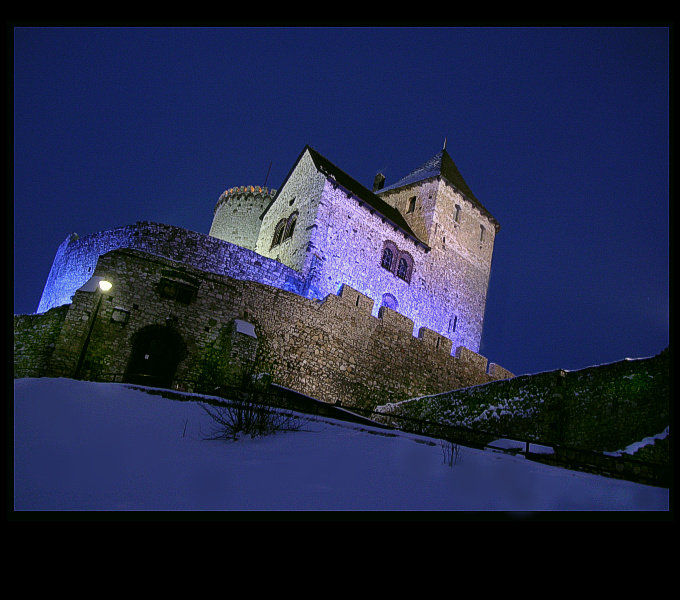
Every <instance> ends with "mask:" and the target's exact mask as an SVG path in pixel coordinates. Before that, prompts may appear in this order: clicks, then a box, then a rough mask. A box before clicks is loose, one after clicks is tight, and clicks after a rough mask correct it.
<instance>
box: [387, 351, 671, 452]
mask: <svg viewBox="0 0 680 600" xmlns="http://www.w3.org/2000/svg"><path fill="white" fill-rule="evenodd" d="M669 370H670V362H669V351H668V349H666V350H664V351H663V352H661V353H660V354H659V355H657V356H655V357H651V358H645V359H636V360H628V359H626V360H621V361H618V362H615V363H611V364H606V365H599V366H594V367H590V368H587V369H581V370H578V371H564V370H557V371H550V372H546V373H538V374H534V375H522V376H518V377H515V378H513V379H507V380H503V381H497V382H492V383H488V384H486V385H479V386H475V387H470V388H467V389H459V390H456V391H452V392H448V393H445V394H439V395H436V396H427V397H421V398H413V399H410V400H407V401H405V402H401V403H397V404H391V405H385V406H380V407H378V408H377V409H376V410H377V411H378V412H380V413H382V414H384V415H386V416H387V415H391V414H394V415H403V416H408V417H409V418H412V419H419V420H423V421H431V422H437V423H442V424H446V425H451V426H460V427H468V428H473V429H476V430H480V431H484V432H488V433H490V434H491V435H494V436H497V437H509V438H515V439H521V440H536V441H542V442H544V443H548V444H555V445H565V446H572V447H576V448H583V449H588V450H597V451H609V452H615V451H618V450H622V449H623V448H625V447H626V446H628V445H629V444H631V443H633V442H636V441H639V440H642V439H644V438H645V437H649V436H653V435H657V434H659V433H661V432H662V431H664V429H665V428H666V427H667V426H668V425H669V421H670V373H669Z"/></svg>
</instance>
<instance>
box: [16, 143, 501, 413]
mask: <svg viewBox="0 0 680 600" xmlns="http://www.w3.org/2000/svg"><path fill="white" fill-rule="evenodd" d="M376 181H378V182H380V181H381V178H380V177H378V178H377V179H376ZM497 232H498V224H497V222H496V221H495V219H494V218H493V217H492V216H491V215H490V214H489V213H488V211H486V209H485V208H484V207H483V206H482V205H481V204H480V203H479V201H478V200H477V199H476V198H475V197H474V195H473V194H472V192H471V191H470V190H469V188H468V187H467V185H466V184H465V182H464V180H463V179H462V177H461V176H460V173H459V172H458V170H457V168H456V167H455V165H454V164H453V161H452V160H451V158H450V156H449V155H448V153H447V152H446V150H442V151H441V152H439V153H438V154H437V155H435V156H434V157H433V158H432V159H431V160H430V161H428V162H426V163H425V164H424V165H423V166H422V167H420V168H418V169H416V170H415V171H414V172H412V173H410V174H408V175H407V176H406V177H405V178H403V179H402V180H400V181H397V182H395V183H393V184H391V185H389V186H387V187H383V186H382V185H381V183H378V184H377V185H376V186H375V188H374V189H373V190H372V191H370V190H368V189H367V188H366V187H364V186H362V185H361V184H359V183H358V182H356V181H355V180H354V179H352V178H351V177H350V176H348V175H347V174H346V173H344V172H343V171H341V170H340V169H339V168H337V167H336V166H335V165H333V164H332V163H331V162H330V161H328V160H327V159H326V158H324V157H323V156H321V155H320V154H319V153H318V152H316V151H315V150H313V149H312V148H310V147H308V146H307V147H305V148H304V150H303V151H302V153H301V154H300V155H299V157H298V159H297V160H296V161H295V163H294V165H293V167H292V168H291V170H290V173H289V175H288V176H287V178H286V179H285V181H284V182H283V184H282V185H281V187H280V188H279V190H278V192H277V191H275V190H268V189H267V188H262V187H257V186H245V187H238V188H231V189H229V190H227V191H225V192H224V193H223V194H222V195H221V196H220V198H219V200H218V202H217V205H216V206H215V210H214V217H213V223H212V226H211V229H210V234H209V235H206V234H201V233H197V232H192V231H188V230H185V229H182V228H178V227H173V226H169V225H163V224H159V223H150V222H139V223H135V224H134V225H130V226H126V227H121V228H118V229H114V230H109V231H102V232H99V233H96V234H93V235H89V236H84V237H79V236H77V235H76V234H72V235H70V236H69V237H68V238H67V239H66V240H65V241H64V243H63V244H62V245H61V246H60V248H59V249H58V251H57V254H56V256H55V260H54V264H53V266H52V270H51V272H50V274H49V277H48V280H47V282H46V284H45V289H44V292H43V295H42V298H41V301H40V305H39V308H38V313H41V314H38V315H27V316H23V317H20V318H19V321H17V318H15V322H16V323H19V325H20V326H19V325H16V326H15V349H16V348H17V347H19V348H20V351H19V352H18V354H17V355H16V356H15V373H18V374H19V375H20V376H25V375H26V374H28V375H30V374H49V375H53V376H55V375H56V376H59V375H64V376H74V372H75V371H78V369H77V368H76V366H75V365H76V362H77V359H78V360H80V361H81V362H82V364H83V369H82V373H78V375H79V376H82V377H85V378H91V379H97V380H110V381H133V380H137V381H139V378H140V377H141V374H143V373H142V371H144V368H145V367H144V364H145V363H144V360H150V359H149V356H156V350H153V351H152V350H150V348H152V347H153V348H158V349H160V350H159V352H160V354H158V356H160V357H161V358H162V361H161V362H163V361H164V362H165V363H167V364H172V368H171V369H170V371H171V373H170V371H168V372H167V373H165V374H164V375H163V377H161V380H162V381H161V383H160V385H162V386H167V387H178V388H183V389H192V390H200V391H206V390H209V389H212V387H214V386H216V385H228V384H231V383H233V382H234V381H235V380H236V379H237V376H238V374H239V373H240V372H242V371H243V369H244V368H246V366H245V363H246V362H248V361H250V362H251V363H253V364H255V365H256V368H257V369H259V370H262V369H264V370H266V371H267V372H269V373H270V374H272V376H273V377H274V381H275V382H276V383H278V384H279V385H282V386H286V387H289V388H291V389H294V390H296V391H299V392H302V393H304V394H308V395H310V396H313V397H316V398H319V399H321V400H324V401H327V402H343V403H345V404H355V405H362V406H374V405H376V404H383V403H385V402H386V401H394V400H398V399H404V398H408V397H412V396H414V395H418V394H423V393H437V392H440V391H446V390H450V389H455V388H458V387H464V386H467V385H474V384H477V383H483V382H486V381H490V380H493V379H499V378H507V377H511V376H512V374H511V373H509V372H507V371H505V370H504V369H502V368H501V367H498V366H497V365H490V366H489V367H488V368H487V359H486V358H484V357H482V356H480V355H479V354H477V352H478V350H479V345H480V341H481V335H482V326H483V317H484V308H485V304H486V293H487V287H488V281H489V275H490V269H491V257H492V254H493V244H494V239H495V235H496V233H497ZM95 275H96V276H98V277H105V278H108V279H111V280H112V282H113V289H112V291H111V292H110V293H109V294H107V295H106V299H105V301H102V302H100V306H101V308H100V309H99V308H96V307H95V305H94V297H95V296H96V295H97V294H98V293H99V292H95V293H94V294H93V292H92V291H91V290H90V289H89V288H84V287H83V286H84V285H85V284H86V283H87V282H88V281H89V280H90V279H91V278H92V277H93V276H95ZM65 305H68V309H67V311H66V313H64V309H63V308H59V309H57V307H63V306H65ZM55 310H58V311H59V312H58V317H59V318H55V317H54V316H53V315H54V314H55V312H54V311H55ZM48 311H49V312H48ZM42 313H45V314H44V319H43V318H42V316H41V315H42ZM41 319H42V321H45V323H48V322H49V326H48V325H42V324H41V323H42V321H41ZM239 324H241V325H239ZM17 327H18V329H17ZM59 327H61V330H60V332H59V333H57V332H56V331H57V329H58V328H59ZM249 328H250V329H249ZM86 330H87V331H86ZM41 331H49V336H50V343H51V344H52V346H51V348H53V350H51V351H50V352H48V353H45V352H36V351H35V347H36V345H39V343H40V339H41V338H40V332H41ZM244 331H250V332H251V333H252V335H250V336H248V335H246V334H244V333H243V332H244ZM22 332H23V333H22ZM46 335H47V334H46ZM85 340H87V341H86V342H85ZM17 343H18V346H17ZM84 347H85V350H83V348H84ZM76 355H77V358H76ZM26 357H33V358H32V359H31V360H29V359H28V358H26ZM244 357H249V358H248V359H247V360H246V358H244ZM31 361H32V362H31ZM36 361H37V362H36ZM74 361H76V362H74ZM38 363H40V365H41V367H40V368H38V367H36V366H35V365H36V364H38ZM150 364H151V363H148V364H147V367H148V369H147V370H150V371H152V370H153V368H152V367H150V366H148V365H150ZM30 365H33V366H30ZM168 373H169V374H168ZM166 375H167V377H166ZM164 377H166V378H165V379H164ZM159 381H160V380H159ZM157 383H158V382H157ZM211 386H212V387H211Z"/></svg>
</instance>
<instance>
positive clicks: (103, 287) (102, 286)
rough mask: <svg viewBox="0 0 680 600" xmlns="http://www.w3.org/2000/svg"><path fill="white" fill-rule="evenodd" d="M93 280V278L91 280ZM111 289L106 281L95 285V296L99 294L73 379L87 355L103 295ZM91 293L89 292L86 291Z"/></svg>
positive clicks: (77, 374) (111, 285)
mask: <svg viewBox="0 0 680 600" xmlns="http://www.w3.org/2000/svg"><path fill="white" fill-rule="evenodd" d="M93 279H94V278H93ZM91 281H92V280H90V281H89V282H88V283H87V284H85V286H83V288H81V289H86V288H87V286H88V284H90V282H91ZM112 287H113V284H112V283H111V282H110V281H108V280H106V279H99V283H98V285H97V288H96V289H97V294H99V298H98V299H97V306H96V308H95V309H94V314H93V315H92V318H91V319H90V326H89V327H88V329H87V337H86V338H85V342H83V348H82V350H81V351H80V357H79V358H78V364H77V366H76V371H75V373H74V375H73V378H74V379H78V378H79V376H80V370H81V369H82V367H83V361H84V360H85V354H87V347H88V346H89V345H90V337H91V336H92V330H93V329H94V323H95V321H96V320H97V315H98V314H99V308H100V307H101V305H102V299H103V298H104V294H105V293H106V292H108V291H109V290H110V289H111V288H112ZM88 291H91V290H88Z"/></svg>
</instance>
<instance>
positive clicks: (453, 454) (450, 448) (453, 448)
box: [440, 440, 462, 467]
mask: <svg viewBox="0 0 680 600" xmlns="http://www.w3.org/2000/svg"><path fill="white" fill-rule="evenodd" d="M440 446H441V449H442V454H443V455H444V464H446V465H449V467H452V466H453V465H456V464H458V463H459V462H460V460H461V459H462V453H461V448H460V444H454V443H453V442H449V441H446V440H441V442H440Z"/></svg>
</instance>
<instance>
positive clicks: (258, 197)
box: [209, 185, 276, 250]
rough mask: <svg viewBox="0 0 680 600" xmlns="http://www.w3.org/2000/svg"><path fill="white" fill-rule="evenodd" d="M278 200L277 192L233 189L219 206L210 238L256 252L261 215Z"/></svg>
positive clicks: (220, 199)
mask: <svg viewBox="0 0 680 600" xmlns="http://www.w3.org/2000/svg"><path fill="white" fill-rule="evenodd" d="M274 196H276V190H270V189H268V188H266V187H262V186H259V185H245V186H241V187H233V188H229V189H228V190H226V191H224V192H223V193H222V195H221V196H220V198H219V200H218V201H217V204H216V205H215V213H214V215H213V221H212V225H211V226H210V232H209V235H211V236H212V237H216V238H219V239H221V240H225V241H226V242H231V243H232V244H236V245H238V246H242V247H243V248H248V249H250V250H255V244H256V243H257V236H258V234H259V232H260V224H261V221H260V215H261V214H262V213H263V212H264V210H265V209H266V208H267V207H268V206H269V205H270V204H271V202H272V200H273V199H274Z"/></svg>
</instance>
